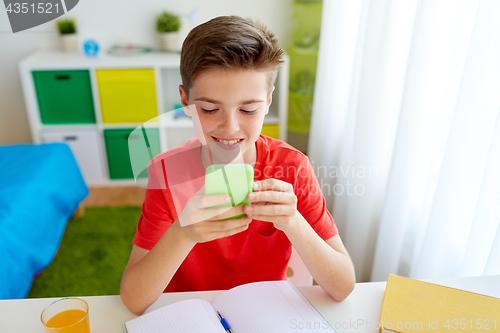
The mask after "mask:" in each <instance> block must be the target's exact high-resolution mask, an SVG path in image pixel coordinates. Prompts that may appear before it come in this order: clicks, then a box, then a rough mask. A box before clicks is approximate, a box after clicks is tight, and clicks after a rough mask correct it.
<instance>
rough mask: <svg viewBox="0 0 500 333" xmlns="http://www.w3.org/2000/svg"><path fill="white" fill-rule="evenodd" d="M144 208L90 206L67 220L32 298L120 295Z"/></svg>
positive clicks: (36, 284) (34, 285)
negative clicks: (56, 248) (82, 212)
mask: <svg viewBox="0 0 500 333" xmlns="http://www.w3.org/2000/svg"><path fill="white" fill-rule="evenodd" d="M140 215H141V207H135V206H126V207H87V208H85V215H84V216H83V217H82V218H78V219H77V218H72V219H71V220H69V221H68V225H67V227H66V231H65V232H64V236H63V239H62V241H61V245H60V247H59V251H58V252H57V254H56V256H55V258H54V260H53V261H52V263H51V264H50V265H49V267H47V268H46V269H45V270H44V271H43V272H42V273H41V274H40V275H39V276H38V277H36V278H35V281H34V283H33V286H32V287H31V290H30V292H29V294H28V298H31V297H66V296H97V295H119V294H120V281H121V278H122V274H123V270H124V269H125V266H126V265H127V262H128V258H129V256H130V251H131V250H132V240H133V238H134V235H135V231H136V227H137V221H138V220H139V217H140Z"/></svg>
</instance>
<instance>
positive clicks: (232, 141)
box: [217, 139, 240, 146]
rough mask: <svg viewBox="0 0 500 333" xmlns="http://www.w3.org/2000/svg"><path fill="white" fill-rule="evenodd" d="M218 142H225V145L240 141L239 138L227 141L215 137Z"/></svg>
mask: <svg viewBox="0 0 500 333" xmlns="http://www.w3.org/2000/svg"><path fill="white" fill-rule="evenodd" d="M217 140H218V141H219V142H221V143H223V144H225V145H228V146H229V145H234V144H235V143H236V142H238V141H240V140H230V141H227V140H221V139H217Z"/></svg>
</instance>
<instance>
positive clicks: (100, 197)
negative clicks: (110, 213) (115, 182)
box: [83, 186, 146, 207]
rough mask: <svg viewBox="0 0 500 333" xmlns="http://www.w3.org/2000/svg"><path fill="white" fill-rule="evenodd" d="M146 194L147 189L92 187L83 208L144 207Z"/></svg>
mask: <svg viewBox="0 0 500 333" xmlns="http://www.w3.org/2000/svg"><path fill="white" fill-rule="evenodd" d="M145 194H146V189H144V188H141V187H138V186H129V187H122V186H117V187H91V188H90V194H89V196H88V197H87V199H85V200H84V201H83V206H84V207H101V206H142V203H143V202H144V197H145Z"/></svg>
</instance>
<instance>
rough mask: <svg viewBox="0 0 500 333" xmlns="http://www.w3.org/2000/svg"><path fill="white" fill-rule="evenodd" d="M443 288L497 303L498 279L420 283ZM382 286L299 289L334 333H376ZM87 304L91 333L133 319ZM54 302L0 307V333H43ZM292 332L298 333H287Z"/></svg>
mask: <svg viewBox="0 0 500 333" xmlns="http://www.w3.org/2000/svg"><path fill="white" fill-rule="evenodd" d="M422 281H427V282H432V283H437V284H441V285H444V286H448V287H452V288H458V289H463V290H468V291H471V292H476V293H480V294H485V295H490V296H494V297H500V275H495V276H481V277H465V278H450V279H429V280H422ZM385 285H386V282H367V283H357V284H356V287H355V288H354V291H353V292H352V293H351V295H349V297H348V298H347V299H345V300H344V301H343V302H340V303H339V302H335V301H334V300H333V299H332V298H331V297H330V296H329V295H328V294H326V293H325V292H324V291H323V289H321V287H319V286H311V287H299V289H300V290H301V291H302V293H303V294H304V295H305V296H306V297H307V298H308V299H309V301H310V302H311V303H312V304H313V305H314V307H316V309H318V311H319V312H321V314H322V315H323V317H325V319H326V320H328V321H329V322H330V324H331V325H332V326H333V327H334V328H335V330H336V331H337V332H338V333H345V332H366V333H378V329H377V328H376V325H377V323H378V319H379V316H380V311H381V309H382V301H383V298H384V291H385ZM221 293H222V291H204V292H190V293H167V294H162V295H161V296H160V298H159V299H158V300H157V301H156V302H155V303H154V304H153V305H151V306H150V308H149V309H148V310H147V312H150V311H152V310H155V309H158V308H160V307H162V306H164V305H167V304H171V303H175V302H177V301H181V300H184V299H188V298H200V299H205V300H207V301H212V300H213V299H214V298H215V297H216V296H217V295H219V294H221ZM81 298H83V299H85V300H86V301H87V302H88V304H89V308H90V328H91V332H92V333H125V332H126V330H125V326H124V323H125V322H127V321H129V320H131V319H134V318H136V316H135V315H133V314H132V313H131V312H130V311H129V310H128V309H127V308H126V307H125V306H124V305H123V304H122V302H121V299H120V296H90V297H81ZM56 299H58V298H36V299H22V300H1V301H0V331H1V332H2V333H14V332H23V333H25V332H30V333H37V332H40V333H43V327H42V324H41V322H40V314H41V312H42V310H43V309H44V308H45V307H46V306H47V305H49V304H50V303H52V302H53V301H54V300H56ZM290 331H291V332H295V331H297V329H290Z"/></svg>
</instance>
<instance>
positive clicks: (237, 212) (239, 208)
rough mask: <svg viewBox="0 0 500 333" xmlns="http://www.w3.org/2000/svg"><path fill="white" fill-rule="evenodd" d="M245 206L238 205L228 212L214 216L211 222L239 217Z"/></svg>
mask: <svg viewBox="0 0 500 333" xmlns="http://www.w3.org/2000/svg"><path fill="white" fill-rule="evenodd" d="M244 208H245V205H238V206H235V207H231V208H230V209H229V210H226V211H224V212H223V213H222V214H218V215H215V216H214V217H213V218H212V220H223V219H226V218H228V217H233V216H236V215H241V214H243V213H244Z"/></svg>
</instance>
